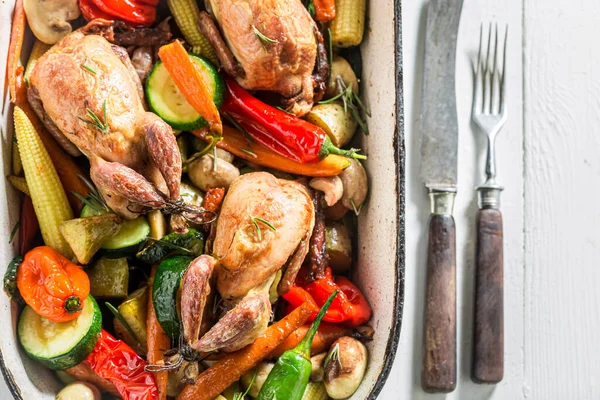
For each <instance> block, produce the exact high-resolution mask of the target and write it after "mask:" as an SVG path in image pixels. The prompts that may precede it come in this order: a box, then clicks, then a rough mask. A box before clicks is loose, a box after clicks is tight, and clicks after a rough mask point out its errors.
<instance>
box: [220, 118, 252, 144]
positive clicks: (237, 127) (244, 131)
mask: <svg viewBox="0 0 600 400" xmlns="http://www.w3.org/2000/svg"><path fill="white" fill-rule="evenodd" d="M225 119H227V121H229V123H230V124H231V125H233V127H234V128H235V129H237V130H238V131H240V132H241V133H242V135H244V137H245V138H246V140H248V141H249V142H250V143H254V139H252V137H251V136H250V135H249V134H248V132H246V130H245V129H244V128H242V126H241V125H240V124H238V123H237V121H236V120H235V119H233V118H232V117H231V115H229V114H225Z"/></svg>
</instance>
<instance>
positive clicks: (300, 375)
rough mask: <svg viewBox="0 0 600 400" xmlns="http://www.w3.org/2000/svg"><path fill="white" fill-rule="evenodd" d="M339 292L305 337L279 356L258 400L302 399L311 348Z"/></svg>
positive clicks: (332, 295) (328, 302) (329, 300)
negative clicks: (320, 325) (324, 317)
mask: <svg viewBox="0 0 600 400" xmlns="http://www.w3.org/2000/svg"><path fill="white" fill-rule="evenodd" d="M337 294H338V291H337V290H336V291H335V292H333V293H332V294H331V296H329V298H328V299H327V301H326V302H325V304H323V307H322V308H321V311H319V314H318V315H317V318H315V320H314V322H313V323H312V325H311V326H310V328H309V330H308V332H306V336H304V339H302V341H301V342H300V344H298V346H296V347H294V348H293V349H291V350H287V351H286V352H285V353H283V354H282V355H281V357H279V359H278V360H277V362H276V363H275V366H274V367H273V369H272V370H271V372H270V373H269V376H268V377H267V380H266V381H265V383H264V384H263V386H262V388H261V389H260V392H259V393H258V397H257V400H276V399H280V400H283V399H285V400H301V399H302V396H303V395H304V391H305V390H306V385H307V384H308V380H309V378H310V373H311V371H312V366H311V363H310V348H311V346H312V341H313V337H314V336H315V333H317V328H318V327H319V324H320V323H321V320H322V319H323V316H325V312H327V309H328V308H329V306H330V305H331V302H332V301H333V299H334V298H335V296H336V295H337Z"/></svg>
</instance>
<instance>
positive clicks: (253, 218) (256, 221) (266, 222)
mask: <svg viewBox="0 0 600 400" xmlns="http://www.w3.org/2000/svg"><path fill="white" fill-rule="evenodd" d="M248 216H249V217H250V221H252V223H253V224H254V227H255V228H256V236H257V237H258V240H259V241H262V239H263V236H262V230H261V229H260V226H258V223H259V222H261V223H263V224H265V225H266V226H267V227H268V228H269V229H270V230H272V231H276V230H277V228H275V227H274V226H273V224H272V223H270V222H269V221H267V220H265V219H262V218H260V217H254V216H252V215H250V214H248Z"/></svg>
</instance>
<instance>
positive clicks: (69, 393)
mask: <svg viewBox="0 0 600 400" xmlns="http://www.w3.org/2000/svg"><path fill="white" fill-rule="evenodd" d="M100 399H101V395H100V391H99V390H98V389H97V388H96V386H94V385H92V384H91V383H87V382H73V383H70V384H68V385H67V386H65V387H64V388H63V389H62V390H61V391H60V392H58V394H57V395H56V400H100Z"/></svg>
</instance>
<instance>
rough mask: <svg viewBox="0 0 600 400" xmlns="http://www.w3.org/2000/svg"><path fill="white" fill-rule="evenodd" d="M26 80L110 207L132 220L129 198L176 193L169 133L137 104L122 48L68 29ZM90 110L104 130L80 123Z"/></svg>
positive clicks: (135, 83)
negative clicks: (80, 154) (85, 163)
mask: <svg viewBox="0 0 600 400" xmlns="http://www.w3.org/2000/svg"><path fill="white" fill-rule="evenodd" d="M82 66H86V67H88V68H89V69H91V70H93V71H94V72H90V70H88V69H85V68H83V67H82ZM30 84H31V88H30V91H31V93H32V98H37V99H39V104H38V105H37V107H36V109H37V111H38V112H39V113H40V114H41V116H42V118H43V119H44V121H47V122H49V123H48V124H47V125H50V126H51V125H54V126H55V128H56V129H54V131H56V130H58V131H59V133H60V134H61V135H62V140H61V139H59V142H61V143H63V144H65V143H64V142H65V141H66V142H67V143H66V144H69V143H72V145H71V146H73V145H74V146H75V147H76V148H77V149H79V150H80V151H81V152H83V153H84V154H85V155H86V156H87V157H88V158H89V159H90V163H91V171H90V173H91V176H92V180H94V183H95V184H96V186H98V189H99V190H100V192H101V193H102V195H103V197H104V198H105V200H106V201H107V203H108V204H109V206H110V207H111V208H112V209H113V210H114V211H115V212H117V213H118V214H120V215H122V216H124V217H126V218H134V217H136V216H137V214H135V213H132V212H131V203H136V202H144V201H147V200H148V197H156V195H157V193H158V192H160V193H161V194H162V195H164V196H162V197H164V199H169V198H170V199H173V200H176V199H178V198H179V182H180V180H181V155H180V153H179V149H178V147H177V143H176V141H175V137H174V135H173V132H172V129H171V127H170V126H169V125H168V124H166V123H165V122H164V121H163V120H162V119H160V118H159V117H158V116H156V115H155V114H152V113H149V112H146V111H145V110H144V103H143V97H142V96H143V94H142V93H143V92H142V87H141V81H140V78H139V76H138V74H137V72H136V70H135V68H134V66H133V65H132V64H131V61H130V60H129V56H128V55H127V52H126V51H125V50H124V49H123V48H121V47H118V46H114V45H111V44H110V43H109V42H108V41H107V40H106V39H104V38H103V37H101V36H97V35H86V34H84V32H83V31H82V30H80V31H76V32H73V33H71V34H69V35H68V36H66V37H65V38H64V39H63V40H61V41H60V42H59V43H57V44H56V45H55V46H54V47H52V48H51V49H50V50H49V51H48V52H47V53H46V54H44V56H42V57H41V58H40V59H39V61H38V63H37V65H36V67H35V69H34V70H33V73H32V75H31V79H30ZM104 104H106V120H105V119H104ZM88 110H89V111H88ZM90 112H91V113H93V114H94V115H95V116H96V117H97V118H99V119H100V121H101V122H102V123H103V124H105V125H107V128H106V129H103V128H99V127H97V126H94V125H91V124H89V123H86V122H84V121H82V119H83V120H86V121H90V120H91V119H92V118H91V117H90ZM50 123H51V124H50ZM129 178H131V179H132V181H131V182H127V179H129ZM134 185H135V186H139V187H137V188H136V187H133V186H134ZM121 189H125V190H124V191H121ZM146 192H149V193H146Z"/></svg>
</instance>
